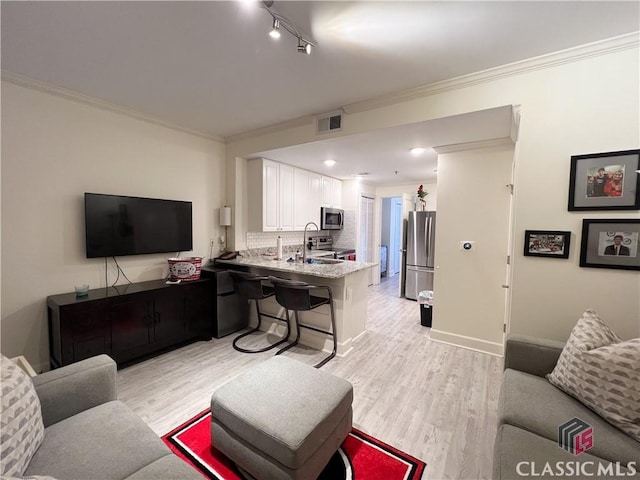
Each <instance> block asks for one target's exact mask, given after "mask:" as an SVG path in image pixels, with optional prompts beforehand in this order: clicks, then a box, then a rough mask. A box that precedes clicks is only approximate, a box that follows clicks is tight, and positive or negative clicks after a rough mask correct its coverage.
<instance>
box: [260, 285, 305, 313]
mask: <svg viewBox="0 0 640 480" xmlns="http://www.w3.org/2000/svg"><path fill="white" fill-rule="evenodd" d="M269 281H270V282H271V283H272V284H273V288H274V289H275V291H276V300H277V301H278V303H279V304H280V305H282V306H283V307H284V308H286V309H288V310H298V311H305V310H311V308H312V307H311V294H310V293H309V288H308V287H309V284H308V283H305V282H301V281H298V280H285V279H284V278H278V277H269Z"/></svg>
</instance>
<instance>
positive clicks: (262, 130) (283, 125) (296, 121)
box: [225, 115, 317, 143]
mask: <svg viewBox="0 0 640 480" xmlns="http://www.w3.org/2000/svg"><path fill="white" fill-rule="evenodd" d="M316 116H317V115H304V116H302V117H296V118H292V119H290V120H285V121H283V122H279V123H272V124H271V125H267V126H266V127H259V128H255V129H253V130H249V131H247V132H243V133H237V134H235V135H229V136H228V137H225V141H226V143H233V142H238V141H240V140H245V139H247V138H252V137H258V136H260V135H268V134H270V133H276V132H280V131H282V130H286V129H288V128H296V127H304V126H306V125H312V124H313V121H314V119H315V118H316Z"/></svg>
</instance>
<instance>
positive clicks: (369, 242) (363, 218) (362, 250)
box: [356, 195, 378, 285]
mask: <svg viewBox="0 0 640 480" xmlns="http://www.w3.org/2000/svg"><path fill="white" fill-rule="evenodd" d="M374 229H375V222H374V199H373V197H369V196H367V195H360V241H359V242H358V243H359V244H358V252H357V253H356V258H357V259H358V260H360V261H362V262H371V263H374V262H375V261H376V260H375V251H374V249H375V245H376V242H375V237H374V233H373V232H374ZM377 271H378V270H377V269H376V268H370V269H369V279H368V284H367V285H373V284H374V282H375V274H376V272H377Z"/></svg>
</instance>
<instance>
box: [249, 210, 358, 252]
mask: <svg viewBox="0 0 640 480" xmlns="http://www.w3.org/2000/svg"><path fill="white" fill-rule="evenodd" d="M246 235H247V237H246V245H247V250H250V251H251V250H258V251H259V252H260V253H265V252H268V251H270V250H273V251H274V252H275V250H276V243H277V239H278V236H280V237H282V246H283V247H285V248H284V250H285V251H293V252H295V251H296V249H297V248H301V246H302V235H303V232H247V234H246ZM315 235H316V231H315V229H310V230H308V231H307V236H315ZM320 235H327V236H332V237H333V247H334V250H344V249H350V248H356V212H355V210H345V211H344V228H343V229H342V230H320ZM287 247H289V248H287Z"/></svg>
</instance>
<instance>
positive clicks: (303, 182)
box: [292, 168, 313, 231]
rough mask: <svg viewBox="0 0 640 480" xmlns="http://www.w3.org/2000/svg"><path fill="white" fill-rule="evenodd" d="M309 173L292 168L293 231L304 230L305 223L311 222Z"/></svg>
mask: <svg viewBox="0 0 640 480" xmlns="http://www.w3.org/2000/svg"><path fill="white" fill-rule="evenodd" d="M309 177H310V172H308V171H306V170H302V169H301V168H294V172H293V191H294V194H293V198H294V199H295V201H294V202H292V203H293V229H294V230H297V231H302V230H304V226H305V225H306V224H307V222H312V221H313V220H312V218H313V217H312V215H311V213H312V211H311V208H310V207H309V203H310V201H311V184H310V179H309Z"/></svg>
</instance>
